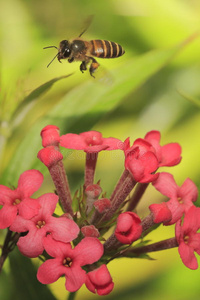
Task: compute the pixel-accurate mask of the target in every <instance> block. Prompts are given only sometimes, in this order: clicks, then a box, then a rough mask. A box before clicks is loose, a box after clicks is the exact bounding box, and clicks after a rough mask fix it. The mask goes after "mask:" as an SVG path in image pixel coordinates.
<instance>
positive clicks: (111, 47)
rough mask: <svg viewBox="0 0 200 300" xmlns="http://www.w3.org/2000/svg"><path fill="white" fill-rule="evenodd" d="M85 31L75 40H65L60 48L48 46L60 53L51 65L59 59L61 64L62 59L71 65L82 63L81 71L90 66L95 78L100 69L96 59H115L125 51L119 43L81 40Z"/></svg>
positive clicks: (91, 73)
mask: <svg viewBox="0 0 200 300" xmlns="http://www.w3.org/2000/svg"><path fill="white" fill-rule="evenodd" d="M85 31H86V30H84V31H83V32H82V33H81V34H80V35H79V37H78V38H76V39H73V40H71V41H68V40H63V41H61V42H60V44H59V47H56V46H48V47H45V48H44V49H47V48H56V49H57V50H58V53H57V54H56V56H55V57H54V58H53V59H52V60H51V61H50V63H49V64H48V65H47V67H49V65H50V64H51V63H52V62H53V60H54V59H55V58H56V57H57V59H58V61H59V62H61V59H67V60H68V62H69V63H72V62H73V61H81V65H80V71H81V72H82V73H83V72H84V71H86V70H87V65H89V64H90V66H89V72H90V75H91V76H92V77H94V75H93V73H94V72H95V71H96V70H97V68H98V67H99V63H98V62H97V61H96V59H95V58H94V57H99V58H115V57H119V56H122V55H123V54H124V53H125V51H124V49H123V48H122V46H120V45H119V44H118V43H115V42H111V41H106V40H91V41H85V40H83V39H81V36H82V34H83V33H84V32H85Z"/></svg>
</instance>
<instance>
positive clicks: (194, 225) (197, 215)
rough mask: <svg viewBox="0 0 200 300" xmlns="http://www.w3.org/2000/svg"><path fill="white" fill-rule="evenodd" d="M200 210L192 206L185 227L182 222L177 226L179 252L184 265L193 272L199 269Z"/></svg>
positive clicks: (184, 223) (184, 222)
mask: <svg viewBox="0 0 200 300" xmlns="http://www.w3.org/2000/svg"><path fill="white" fill-rule="evenodd" d="M199 229H200V208H199V207H195V206H192V207H191V208H190V209H189V210H188V211H187V212H186V214H185V217H184V221H183V225H181V220H179V221H178V222H177V224H176V239H177V242H178V244H179V247H178V251H179V254H180V257H181V259H182V261H183V263H184V265H185V266H186V267H188V268H190V269H192V270H195V269H197V268H198V263H197V259H196V257H195V255H194V252H196V253H197V254H198V255H200V233H197V230H199Z"/></svg>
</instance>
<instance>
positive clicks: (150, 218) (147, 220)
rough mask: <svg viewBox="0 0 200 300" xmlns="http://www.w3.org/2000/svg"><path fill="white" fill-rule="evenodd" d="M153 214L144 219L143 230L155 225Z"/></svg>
mask: <svg viewBox="0 0 200 300" xmlns="http://www.w3.org/2000/svg"><path fill="white" fill-rule="evenodd" d="M154 224H155V223H154V221H153V214H152V213H150V214H149V215H148V216H147V217H146V218H145V219H143V220H142V224H141V225H142V232H144V231H146V230H148V229H149V228H151V227H152V226H153V225H154Z"/></svg>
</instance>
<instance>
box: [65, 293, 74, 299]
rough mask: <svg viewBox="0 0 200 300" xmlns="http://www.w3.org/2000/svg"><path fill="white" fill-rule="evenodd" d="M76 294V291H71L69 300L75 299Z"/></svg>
mask: <svg viewBox="0 0 200 300" xmlns="http://www.w3.org/2000/svg"><path fill="white" fill-rule="evenodd" d="M75 296H76V292H71V293H69V296H68V298H67V300H74V299H75Z"/></svg>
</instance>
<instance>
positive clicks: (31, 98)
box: [12, 74, 72, 123]
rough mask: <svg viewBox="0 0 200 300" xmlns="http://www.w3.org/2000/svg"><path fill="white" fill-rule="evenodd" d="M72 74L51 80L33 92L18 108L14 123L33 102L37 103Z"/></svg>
mask: <svg viewBox="0 0 200 300" xmlns="http://www.w3.org/2000/svg"><path fill="white" fill-rule="evenodd" d="M71 75H72V74H68V75H66V76H60V77H57V78H54V79H51V80H49V81H47V82H45V83H44V84H42V85H41V86H39V87H38V88H36V89H35V90H33V91H32V92H31V93H30V94H29V95H28V96H27V97H26V98H25V99H24V100H23V101H22V102H21V103H20V104H19V105H18V107H17V108H16V110H15V112H14V113H13V115H12V123H15V120H16V118H17V117H19V114H21V113H22V111H23V110H24V109H25V108H26V107H27V106H28V105H29V104H31V103H32V102H34V101H37V100H38V98H40V97H41V96H42V95H43V94H44V93H46V92H47V91H48V90H49V89H50V88H51V87H52V86H53V85H54V83H56V82H57V81H59V80H61V79H64V78H67V77H69V76H71Z"/></svg>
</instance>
